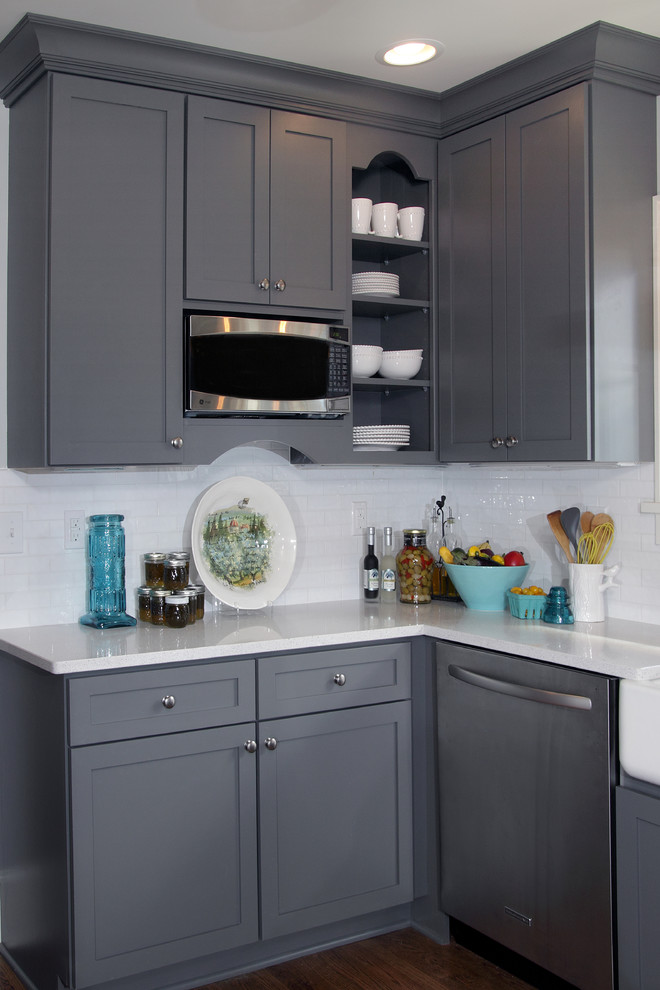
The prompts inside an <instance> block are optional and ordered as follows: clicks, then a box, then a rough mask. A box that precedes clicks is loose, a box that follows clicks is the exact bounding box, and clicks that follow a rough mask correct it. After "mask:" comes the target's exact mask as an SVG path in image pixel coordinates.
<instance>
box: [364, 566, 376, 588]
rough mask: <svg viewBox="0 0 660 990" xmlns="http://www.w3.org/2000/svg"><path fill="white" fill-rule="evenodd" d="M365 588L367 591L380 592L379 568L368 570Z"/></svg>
mask: <svg viewBox="0 0 660 990" xmlns="http://www.w3.org/2000/svg"><path fill="white" fill-rule="evenodd" d="M364 587H365V590H366V591H378V568H376V567H372V568H367V569H366V570H365V572H364Z"/></svg>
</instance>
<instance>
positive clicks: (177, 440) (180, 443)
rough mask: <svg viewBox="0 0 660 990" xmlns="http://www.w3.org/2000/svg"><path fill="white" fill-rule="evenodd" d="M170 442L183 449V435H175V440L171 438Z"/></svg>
mask: <svg viewBox="0 0 660 990" xmlns="http://www.w3.org/2000/svg"><path fill="white" fill-rule="evenodd" d="M170 443H171V444H172V446H173V447H175V448H176V450H181V448H182V447H183V437H174V439H173V440H170Z"/></svg>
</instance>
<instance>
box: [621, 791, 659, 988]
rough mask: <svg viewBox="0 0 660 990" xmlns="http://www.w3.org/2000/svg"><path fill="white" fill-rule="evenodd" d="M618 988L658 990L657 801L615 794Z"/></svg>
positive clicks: (631, 795) (626, 794) (644, 797)
mask: <svg viewBox="0 0 660 990" xmlns="http://www.w3.org/2000/svg"><path fill="white" fill-rule="evenodd" d="M616 849H617V914H618V934H619V984H618V986H619V990H656V988H657V986H658V974H660V942H659V941H658V930H659V929H660V882H659V881H660V800H659V799H658V798H657V797H651V796H650V795H647V794H638V793H637V792H636V791H633V790H628V789H627V788H623V787H618V788H617V791H616Z"/></svg>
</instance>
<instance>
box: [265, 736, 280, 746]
mask: <svg viewBox="0 0 660 990" xmlns="http://www.w3.org/2000/svg"><path fill="white" fill-rule="evenodd" d="M264 744H265V746H266V749H277V739H274V738H273V736H268V739H265V740H264Z"/></svg>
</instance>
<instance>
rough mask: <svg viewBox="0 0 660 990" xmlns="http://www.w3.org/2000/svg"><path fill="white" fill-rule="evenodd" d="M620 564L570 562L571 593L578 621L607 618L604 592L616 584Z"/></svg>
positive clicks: (574, 615) (572, 604) (575, 617)
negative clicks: (615, 578) (605, 564)
mask: <svg viewBox="0 0 660 990" xmlns="http://www.w3.org/2000/svg"><path fill="white" fill-rule="evenodd" d="M619 568H620V565H619V564H614V565H613V566H612V567H608V568H607V570H606V569H605V566H604V564H569V565H568V575H569V585H570V588H569V594H570V596H571V609H572V611H573V617H574V619H575V621H576V622H602V621H603V619H604V618H605V603H604V598H603V592H605V591H607V589H608V588H612V587H613V586H614V585H615V581H614V575H615V574H617V573H618V571H619Z"/></svg>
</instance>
